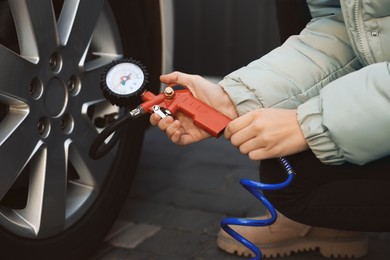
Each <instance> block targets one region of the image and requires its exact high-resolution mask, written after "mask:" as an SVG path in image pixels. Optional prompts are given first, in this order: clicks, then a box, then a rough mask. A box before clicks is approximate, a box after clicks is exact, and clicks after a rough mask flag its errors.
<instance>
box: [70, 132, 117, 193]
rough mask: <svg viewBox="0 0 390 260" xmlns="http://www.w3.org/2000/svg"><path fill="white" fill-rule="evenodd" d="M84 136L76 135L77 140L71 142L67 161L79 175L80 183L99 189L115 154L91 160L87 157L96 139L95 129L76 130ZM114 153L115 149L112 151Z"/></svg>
mask: <svg viewBox="0 0 390 260" xmlns="http://www.w3.org/2000/svg"><path fill="white" fill-rule="evenodd" d="M77 131H82V132H83V133H84V135H77V136H78V137H79V138H77V139H76V138H74V139H73V140H72V146H71V147H72V149H71V153H70V155H69V160H70V161H71V163H72V164H73V166H74V167H75V169H76V170H77V172H78V173H79V175H80V180H79V182H80V183H85V184H88V185H93V186H97V187H100V186H101V184H102V182H103V181H104V179H105V177H106V175H107V174H109V169H110V167H111V162H112V161H113V160H114V158H115V157H114V156H115V152H112V153H108V154H107V155H106V156H104V157H103V158H101V159H99V160H93V159H91V158H90V157H89V155H88V154H89V148H90V146H91V144H92V142H93V141H94V140H95V138H96V137H97V131H96V130H95V129H92V128H91V127H89V128H84V127H83V129H81V128H80V129H78V130H77ZM113 151H115V148H114V149H113Z"/></svg>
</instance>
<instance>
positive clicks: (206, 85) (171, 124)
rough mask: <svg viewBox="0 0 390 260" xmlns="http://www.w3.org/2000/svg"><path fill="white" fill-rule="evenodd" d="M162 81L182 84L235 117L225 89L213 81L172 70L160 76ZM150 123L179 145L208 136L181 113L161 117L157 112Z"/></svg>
mask: <svg viewBox="0 0 390 260" xmlns="http://www.w3.org/2000/svg"><path fill="white" fill-rule="evenodd" d="M160 80H161V82H162V83H165V84H169V85H172V84H175V85H183V86H185V87H187V88H188V89H189V90H190V91H191V93H192V94H193V95H194V96H195V97H196V98H197V99H199V100H200V101H203V102H204V103H206V104H208V105H210V106H211V107H214V108H217V109H218V110H219V111H220V112H221V113H223V114H225V115H226V116H228V117H230V118H236V117H237V116H238V115H237V112H236V109H235V106H234V104H233V103H232V102H231V100H230V98H229V96H228V95H227V94H226V93H225V91H224V90H223V89H222V88H221V87H220V86H219V85H218V84H215V83H212V82H210V81H208V80H206V79H204V78H202V77H201V76H197V75H189V74H185V73H181V72H173V73H170V74H167V75H162V76H161V77H160ZM150 123H151V124H152V125H158V127H159V128H160V129H161V130H162V131H164V132H165V133H166V134H167V135H168V137H169V138H170V139H171V141H172V142H173V143H175V144H179V145H187V144H190V143H194V142H197V141H200V140H203V139H206V138H208V137H210V135H209V134H208V133H207V132H205V131H204V130H202V129H201V128H199V127H198V126H196V125H194V123H193V122H192V119H191V118H189V117H187V116H186V115H184V114H182V113H177V114H176V115H175V120H174V119H173V118H172V117H166V118H164V119H161V118H160V116H158V115H157V114H153V115H151V117H150Z"/></svg>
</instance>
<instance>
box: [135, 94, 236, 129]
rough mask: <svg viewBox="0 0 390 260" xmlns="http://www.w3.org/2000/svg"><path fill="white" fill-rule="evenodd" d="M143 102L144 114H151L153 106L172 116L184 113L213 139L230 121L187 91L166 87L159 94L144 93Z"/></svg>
mask: <svg viewBox="0 0 390 260" xmlns="http://www.w3.org/2000/svg"><path fill="white" fill-rule="evenodd" d="M142 100H143V101H144V102H143V103H142V104H141V105H140V107H142V109H143V110H144V111H145V112H146V111H148V112H149V113H153V109H152V108H153V106H155V105H158V106H160V107H161V108H164V109H166V110H169V111H170V112H171V113H172V114H173V115H175V114H176V113H177V112H181V113H184V114H185V115H187V116H188V117H190V118H192V120H193V122H194V124H195V125H197V126H199V127H200V128H202V129H203V130H205V131H206V132H208V133H209V134H211V135H212V136H214V137H219V136H220V135H221V134H222V132H223V130H224V129H225V127H226V126H227V124H228V123H229V122H230V121H231V119H230V118H229V117H227V116H225V115H224V114H222V113H221V112H219V111H217V110H215V109H214V108H212V107H211V106H209V105H207V104H205V103H203V102H202V101H200V100H198V99H197V98H195V97H194V96H193V95H192V93H191V91H190V90H189V89H180V90H173V89H172V88H171V87H167V88H166V89H165V91H164V92H163V93H161V94H158V95H154V94H153V93H151V92H149V91H146V92H145V93H144V94H143V95H142Z"/></svg>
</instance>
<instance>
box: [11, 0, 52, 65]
mask: <svg viewBox="0 0 390 260" xmlns="http://www.w3.org/2000/svg"><path fill="white" fill-rule="evenodd" d="M9 4H10V8H11V11H12V14H13V17H14V21H15V27H16V31H17V34H18V39H19V48H20V55H21V56H22V57H24V58H25V59H27V60H29V61H31V62H33V63H38V61H39V51H44V48H47V47H49V46H50V47H55V45H56V41H55V40H56V39H57V37H56V26H55V23H54V21H55V19H54V12H53V7H52V4H51V1H50V0H42V1H29V2H27V1H26V0H15V1H9ZM42 17H45V21H42ZM38 42H40V43H42V44H43V46H40V48H41V50H39V48H38V45H39V44H38Z"/></svg>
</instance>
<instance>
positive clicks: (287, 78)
mask: <svg viewBox="0 0 390 260" xmlns="http://www.w3.org/2000/svg"><path fill="white" fill-rule="evenodd" d="M307 2H308V4H309V7H310V11H311V14H312V17H313V19H312V20H311V21H310V23H309V24H308V25H307V26H306V28H305V29H304V30H303V31H302V32H301V33H300V35H296V36H291V37H290V38H289V39H288V40H287V41H286V42H285V43H283V45H281V46H280V47H278V48H276V49H275V50H273V51H271V52H270V53H268V54H267V55H265V56H263V57H261V58H260V59H258V60H255V61H253V62H251V63H250V64H249V65H247V66H246V67H243V68H241V69H238V70H237V71H234V72H233V73H231V74H229V75H227V76H226V77H225V78H224V79H223V80H222V81H221V82H220V83H219V84H220V85H221V86H222V87H223V88H224V90H225V91H226V92H227V93H228V94H229V96H230V97H231V99H232V101H233V102H234V103H235V105H236V107H237V111H238V113H239V114H240V115H242V114H244V113H246V112H248V111H250V110H253V109H257V108H263V107H278V108H288V109H297V119H298V121H299V123H300V126H301V129H302V132H303V134H304V136H305V138H306V141H307V143H308V145H309V147H310V148H311V150H312V151H313V152H314V153H315V154H316V156H317V157H318V158H319V159H320V160H321V161H322V162H323V163H327V164H341V163H343V162H345V161H348V162H352V163H355V164H365V163H367V162H370V161H373V160H375V159H379V158H382V157H384V156H386V155H389V154H390V63H389V62H390V1H388V0H342V1H335V0H327V1H325V0H311V1H307Z"/></svg>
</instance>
